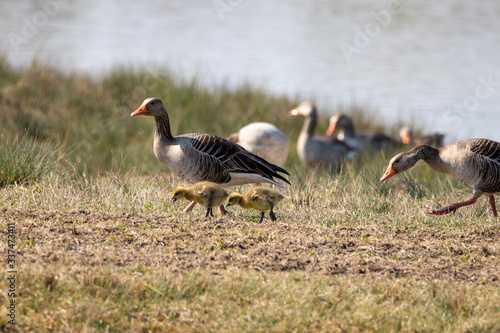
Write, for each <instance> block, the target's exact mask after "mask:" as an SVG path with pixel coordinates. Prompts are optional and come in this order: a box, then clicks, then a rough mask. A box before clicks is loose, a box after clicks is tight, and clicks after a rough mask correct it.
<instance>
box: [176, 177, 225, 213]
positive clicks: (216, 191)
mask: <svg viewBox="0 0 500 333" xmlns="http://www.w3.org/2000/svg"><path fill="white" fill-rule="evenodd" d="M227 196H228V193H227V191H226V190H225V189H224V188H223V187H222V186H220V185H218V184H216V183H212V182H199V183H196V184H194V185H192V186H189V187H182V186H177V187H176V188H175V189H174V191H173V193H172V198H170V200H171V201H172V202H175V201H176V200H178V199H186V200H189V201H195V202H197V203H199V204H200V205H203V207H205V208H206V209H207V214H206V215H205V217H208V214H210V216H214V214H213V212H212V208H214V207H217V206H219V210H220V213H221V214H222V215H224V214H225V213H226V210H225V209H224V205H223V204H224V201H225V200H226V198H227Z"/></svg>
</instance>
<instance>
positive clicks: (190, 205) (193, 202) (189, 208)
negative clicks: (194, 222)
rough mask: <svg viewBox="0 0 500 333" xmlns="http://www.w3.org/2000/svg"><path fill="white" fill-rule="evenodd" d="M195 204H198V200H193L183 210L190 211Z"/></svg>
mask: <svg viewBox="0 0 500 333" xmlns="http://www.w3.org/2000/svg"><path fill="white" fill-rule="evenodd" d="M194 206H196V201H191V203H190V204H189V205H188V206H187V207H186V208H184V210H183V212H184V213H188V212H190V211H192V210H193V208H194Z"/></svg>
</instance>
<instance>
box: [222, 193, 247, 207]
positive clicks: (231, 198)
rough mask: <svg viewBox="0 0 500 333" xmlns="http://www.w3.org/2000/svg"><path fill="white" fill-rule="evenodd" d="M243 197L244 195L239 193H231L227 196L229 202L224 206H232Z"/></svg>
mask: <svg viewBox="0 0 500 333" xmlns="http://www.w3.org/2000/svg"><path fill="white" fill-rule="evenodd" d="M242 198H243V196H242V195H241V194H239V193H231V194H230V195H229V196H228V197H227V199H226V200H227V202H226V204H225V205H224V206H226V207H229V206H232V205H238V204H239V203H240V202H241V199H242Z"/></svg>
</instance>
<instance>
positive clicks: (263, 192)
mask: <svg viewBox="0 0 500 333" xmlns="http://www.w3.org/2000/svg"><path fill="white" fill-rule="evenodd" d="M283 198H284V196H283V194H281V193H280V192H278V191H275V190H273V189H270V188H267V187H255V188H253V189H251V190H249V191H248V192H247V193H245V194H244V195H241V194H239V193H231V194H230V195H229V196H228V197H227V203H226V207H228V206H231V205H240V206H241V207H242V208H245V209H250V208H253V209H256V210H258V211H260V212H261V214H260V220H259V223H262V220H263V219H264V212H266V211H269V217H270V218H271V221H276V215H274V212H273V208H274V206H275V205H276V204H277V203H278V202H280V201H281V200H283Z"/></svg>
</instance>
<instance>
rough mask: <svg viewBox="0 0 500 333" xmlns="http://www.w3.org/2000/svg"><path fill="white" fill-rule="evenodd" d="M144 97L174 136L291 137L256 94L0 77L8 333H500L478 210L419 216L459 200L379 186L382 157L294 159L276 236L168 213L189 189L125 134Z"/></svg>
mask: <svg viewBox="0 0 500 333" xmlns="http://www.w3.org/2000/svg"><path fill="white" fill-rule="evenodd" d="M148 96H158V97H161V98H162V99H163V100H164V101H165V103H166V105H168V107H169V111H170V116H171V118H172V119H171V120H172V123H173V126H174V127H173V132H174V133H184V132H212V133H219V134H222V135H229V134H230V133H231V132H233V131H234V130H235V129H237V128H239V127H241V126H243V125H245V124H246V123H248V122H251V121H256V120H259V121H261V120H262V121H269V122H273V123H275V124H276V125H277V126H278V127H280V128H282V129H283V130H284V132H285V134H287V136H288V137H289V138H290V141H291V142H292V143H293V142H294V141H295V139H296V137H297V136H298V132H299V131H300V127H301V125H302V121H297V120H296V119H290V118H288V117H287V116H286V111H287V110H289V109H290V108H292V107H294V106H295V105H296V104H297V102H298V101H294V100H290V99H287V98H284V97H276V96H268V95H267V94H266V93H265V91H262V90H259V89H253V88H250V87H249V86H242V87H240V88H237V89H234V90H231V89H228V88H225V87H215V88H212V89H206V88H203V87H199V86H197V84H196V82H191V81H182V80H179V79H177V78H175V77H173V76H172V75H171V74H169V73H168V71H165V70H161V69H159V70H157V71H150V72H145V71H135V70H129V69H118V70H116V71H115V72H113V73H111V74H109V75H107V76H105V77H104V78H102V79H99V80H95V79H91V78H90V77H88V76H86V75H81V74H72V75H69V74H64V73H61V72H58V71H57V70H54V69H51V68H45V67H41V66H38V65H36V64H34V65H33V66H31V67H30V68H28V69H26V70H24V71H14V70H12V69H11V68H10V67H9V65H8V64H6V63H5V62H2V61H0V108H2V112H1V113H0V115H1V116H0V117H1V119H2V121H1V122H0V130H1V131H2V132H1V133H2V140H1V141H2V142H1V143H0V151H1V154H2V155H0V161H3V162H2V164H1V168H2V169H0V170H2V171H3V174H2V175H9V177H4V178H5V179H8V180H6V181H4V183H3V185H2V186H1V187H0V221H1V222H2V223H0V232H2V233H3V234H7V222H14V223H15V231H16V247H15V250H16V253H17V254H16V263H17V264H16V265H17V266H16V268H17V270H18V274H17V277H16V278H17V280H16V293H17V296H16V300H17V308H16V311H17V320H16V321H17V326H11V325H9V324H8V322H7V320H8V317H7V316H6V314H7V312H6V306H4V305H5V304H6V302H7V301H8V297H7V293H6V290H8V288H9V285H8V281H7V279H6V274H7V272H6V271H5V270H2V271H0V290H2V292H3V295H4V297H3V298H2V299H4V300H5V302H4V301H2V303H1V304H2V306H0V330H1V331H9V330H10V331H38V332H46V331H82V332H97V331H110V332H122V331H193V332H201V331H203V332H207V331H209V332H221V331H230V332H255V331H265V332H267V331H279V332H282V331H310V332H320V331H324V332H326V331H327V332H360V331H381V332H495V331H500V319H499V318H500V306H499V304H500V294H499V290H500V288H499V287H500V285H499V284H500V282H499V278H500V263H499V255H500V242H499V239H500V237H499V236H500V226H499V224H498V222H497V221H496V220H494V219H492V218H491V212H490V211H489V208H488V204H487V200H486V199H484V198H481V199H480V200H479V201H478V203H476V204H475V205H473V206H470V207H464V208H462V209H460V210H459V211H458V212H457V213H456V214H453V215H449V216H442V217H435V216H430V215H428V214H426V212H427V211H429V210H432V209H435V208H437V207H440V206H443V205H444V204H447V203H450V202H453V201H458V200H463V199H464V198H468V197H469V196H470V194H471V192H470V190H468V189H464V187H463V186H461V185H460V184H459V183H458V182H456V181H455V180H453V179H451V178H449V177H446V176H445V175H442V174H438V173H436V172H433V171H432V170H430V168H428V167H427V166H423V167H416V168H414V169H412V170H410V171H408V172H406V173H404V174H402V175H399V176H396V177H393V178H392V179H390V180H389V181H387V182H383V183H381V182H380V181H379V178H380V176H381V175H382V173H383V171H384V168H385V166H386V163H387V161H388V160H389V158H390V157H391V156H392V154H393V152H386V153H385V155H381V156H375V157H373V158H371V159H362V160H360V161H357V162H355V163H345V164H344V165H342V168H341V170H340V171H333V170H306V169H304V168H303V167H302V166H301V165H300V163H299V162H298V159H297V156H296V153H295V146H292V147H291V149H290V158H289V159H288V161H287V163H286V165H285V168H286V169H287V170H288V171H289V172H290V174H291V176H290V177H289V180H290V182H291V183H292V184H293V185H292V186H289V187H288V188H287V190H286V191H285V194H286V195H287V196H288V199H286V200H284V201H282V202H281V203H280V204H279V205H278V206H277V207H276V209H275V212H276V214H277V217H278V221H277V222H276V223H271V222H270V221H269V219H268V218H267V216H266V219H264V222H263V223H262V224H258V223H256V221H257V220H258V212H256V211H249V210H243V209H241V208H239V207H230V208H229V210H230V213H231V214H230V215H228V216H224V217H220V216H219V215H218V214H217V213H216V217H215V218H213V219H204V218H203V217H204V210H203V209H201V208H200V207H199V206H197V207H195V209H194V211H193V212H192V213H190V214H183V213H182V209H183V208H184V206H185V205H186V203H185V202H176V203H171V202H169V201H168V199H169V197H170V194H171V191H172V189H173V188H174V187H175V186H176V185H179V184H182V183H183V182H182V180H180V179H178V178H177V177H175V176H173V175H171V174H170V173H168V172H167V170H165V168H164V167H163V165H162V164H161V163H160V162H158V161H157V160H156V158H155V157H154V155H153V152H152V149H151V148H152V132H153V126H154V122H153V121H152V120H151V119H132V118H130V113H131V112H132V111H133V110H135V109H136V108H137V107H138V106H139V105H140V104H141V102H142V100H143V99H144V98H146V97H148ZM343 111H346V110H343ZM347 111H349V110H347ZM350 111H352V114H353V115H354V116H355V119H358V120H359V121H360V122H361V123H362V124H365V125H366V126H367V129H369V127H368V125H369V124H370V125H371V126H373V127H371V128H380V125H378V124H376V121H375V120H374V119H369V116H367V115H366V114H361V113H360V111H359V107H357V106H353V107H352V110H350ZM211 119H221V121H219V122H215V121H211ZM326 122H327V121H326V119H324V121H322V122H321V126H323V127H324V128H320V129H318V131H322V130H324V129H326V126H327V124H326ZM4 138H5V139H4ZM16 138H17V139H16ZM54 147H55V149H54ZM20 161H21V162H20ZM29 166H32V167H35V168H34V169H30V168H29ZM22 168H25V169H27V170H31V171H30V172H31V173H29V172H20V170H22ZM35 171H36V172H35ZM16 172H17V173H16ZM16 174H18V175H20V176H14V175H16ZM248 188H249V186H242V187H239V188H234V190H237V191H239V192H244V191H245V190H246V189H248ZM4 239H6V238H4ZM3 243H4V244H6V240H4V241H3ZM4 248H6V247H4Z"/></svg>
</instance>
